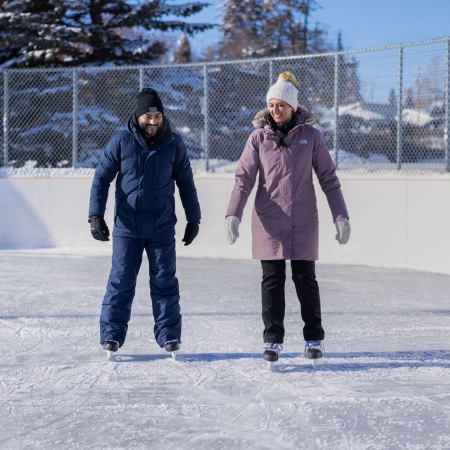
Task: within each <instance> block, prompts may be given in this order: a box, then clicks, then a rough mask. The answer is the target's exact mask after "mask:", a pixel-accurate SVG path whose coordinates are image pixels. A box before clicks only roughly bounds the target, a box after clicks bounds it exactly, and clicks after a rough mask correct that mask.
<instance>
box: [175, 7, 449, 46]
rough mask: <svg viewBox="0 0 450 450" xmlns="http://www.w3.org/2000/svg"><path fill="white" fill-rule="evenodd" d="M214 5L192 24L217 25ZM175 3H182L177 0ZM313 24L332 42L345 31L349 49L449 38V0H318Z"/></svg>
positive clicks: (203, 42) (199, 39)
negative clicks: (321, 29)
mask: <svg viewBox="0 0 450 450" xmlns="http://www.w3.org/2000/svg"><path fill="white" fill-rule="evenodd" d="M205 1H206V2H207V3H210V4H211V6H209V7H207V8H205V9H204V10H203V11H202V12H200V13H198V14H196V15H194V16H192V17H191V18H189V22H209V23H217V22H218V17H217V13H218V10H217V6H218V5H220V4H221V3H222V1H221V0H210V1H208V0H205ZM175 3H182V1H179V0H175ZM318 3H319V5H320V6H322V8H321V9H319V10H317V11H315V12H314V13H313V15H312V17H311V23H312V24H314V23H316V22H318V23H320V24H321V25H322V26H323V27H325V28H326V29H327V30H328V37H329V39H330V40H332V41H333V42H335V41H336V39H337V33H338V31H341V32H342V38H343V44H344V48H345V49H346V50H349V49H362V48H367V47H378V46H384V45H391V44H399V43H404V42H412V41H420V40H427V39H433V38H440V37H445V36H450V0H408V1H407V0H377V1H373V0H370V1H367V0H318ZM218 39H219V33H218V32H217V31H209V32H205V33H200V34H198V35H196V36H195V37H194V38H193V39H192V40H191V44H192V47H193V49H194V51H197V52H198V51H201V50H202V49H203V48H205V47H206V46H207V45H208V44H211V43H213V42H215V41H217V40H218Z"/></svg>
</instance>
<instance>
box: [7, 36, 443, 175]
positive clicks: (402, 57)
mask: <svg viewBox="0 0 450 450" xmlns="http://www.w3.org/2000/svg"><path fill="white" fill-rule="evenodd" d="M283 70H290V71H292V72H293V73H294V74H295V75H296V77H297V79H298V81H299V101H300V103H301V104H302V105H304V106H306V107H307V108H309V109H310V110H311V111H312V112H313V113H314V114H315V115H316V117H317V122H316V124H315V125H314V126H316V127H317V128H318V129H320V130H321V132H322V133H323V135H324V137H325V140H326V142H327V145H328V147H329V150H330V153H331V155H332V157H333V159H334V160H335V163H336V165H337V167H338V169H339V170H341V171H347V172H354V173H358V172H360V173H365V172H385V173H388V172H398V171H403V172H424V171H428V172H430V171H431V172H441V173H444V172H449V171H450V142H449V133H448V128H449V125H450V119H449V110H450V95H449V89H450V37H447V38H442V39H436V40H432V41H426V42H416V43H410V44H402V45H398V46H388V47H380V48H374V49H367V50H353V51H341V52H336V53H322V54H314V55H301V56H292V57H284V58H272V59H253V60H242V61H225V62H209V63H195V64H184V65H159V66H158V65H149V66H125V67H115V68H102V67H98V68H76V69H69V68H67V69H5V70H2V71H1V73H0V75H1V76H0V92H1V93H2V95H1V98H0V101H1V105H0V107H1V110H2V112H3V127H2V129H1V131H0V132H1V139H0V142H1V151H0V154H1V156H0V166H1V167H3V168H27V169H32V168H64V167H73V168H93V167H96V165H97V164H98V161H99V158H100V155H101V153H102V151H103V149H104V147H105V145H106V144H107V142H108V141H109V139H110V138H111V137H112V136H113V135H114V134H115V133H117V132H118V131H120V130H122V129H124V126H125V124H126V121H127V120H128V118H129V117H130V116H131V114H132V113H133V109H134V105H135V95H136V93H137V92H138V91H139V90H140V89H142V88H143V87H153V88H154V89H156V91H158V93H159V94H160V96H161V98H162V100H163V102H164V105H165V108H166V115H167V117H168V118H169V119H170V121H171V123H172V127H173V128H174V129H175V130H176V131H177V132H178V133H179V134H180V135H181V136H182V138H183V139H184V141H185V142H186V145H187V147H188V151H189V155H190V158H191V163H192V166H193V169H194V171H195V172H196V173H200V172H216V173H227V172H234V170H235V167H236V164H237V160H238V159H239V157H240V154H241V152H242V150H243V148H244V145H245V142H246V140H247V138H248V136H249V134H250V133H251V131H252V129H253V128H252V125H251V122H252V118H253V117H254V115H255V114H256V113H257V112H258V111H259V110H261V109H264V108H265V107H266V104H265V95H266V92H267V90H268V88H269V86H270V85H271V84H273V83H274V82H275V80H276V78H277V76H278V73H279V72H281V71H283Z"/></svg>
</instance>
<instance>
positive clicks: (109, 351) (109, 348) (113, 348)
mask: <svg viewBox="0 0 450 450" xmlns="http://www.w3.org/2000/svg"><path fill="white" fill-rule="evenodd" d="M103 348H104V349H105V350H106V356H107V358H108V359H109V360H111V358H112V356H113V353H114V352H117V350H119V343H118V342H117V341H105V342H103Z"/></svg>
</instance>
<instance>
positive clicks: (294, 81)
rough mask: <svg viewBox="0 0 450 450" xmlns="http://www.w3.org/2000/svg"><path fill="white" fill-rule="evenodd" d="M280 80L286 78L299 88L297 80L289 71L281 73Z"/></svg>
mask: <svg viewBox="0 0 450 450" xmlns="http://www.w3.org/2000/svg"><path fill="white" fill-rule="evenodd" d="M280 78H284V79H285V80H287V81H289V82H290V83H292V84H293V85H294V86H295V87H296V88H298V83H297V80H296V78H295V76H294V74H293V73H292V72H289V71H288V70H286V71H284V72H281V73H280V75H278V79H280Z"/></svg>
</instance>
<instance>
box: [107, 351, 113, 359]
mask: <svg viewBox="0 0 450 450" xmlns="http://www.w3.org/2000/svg"><path fill="white" fill-rule="evenodd" d="M106 357H107V358H108V361H112V360H113V359H114V352H112V351H111V350H106Z"/></svg>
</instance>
